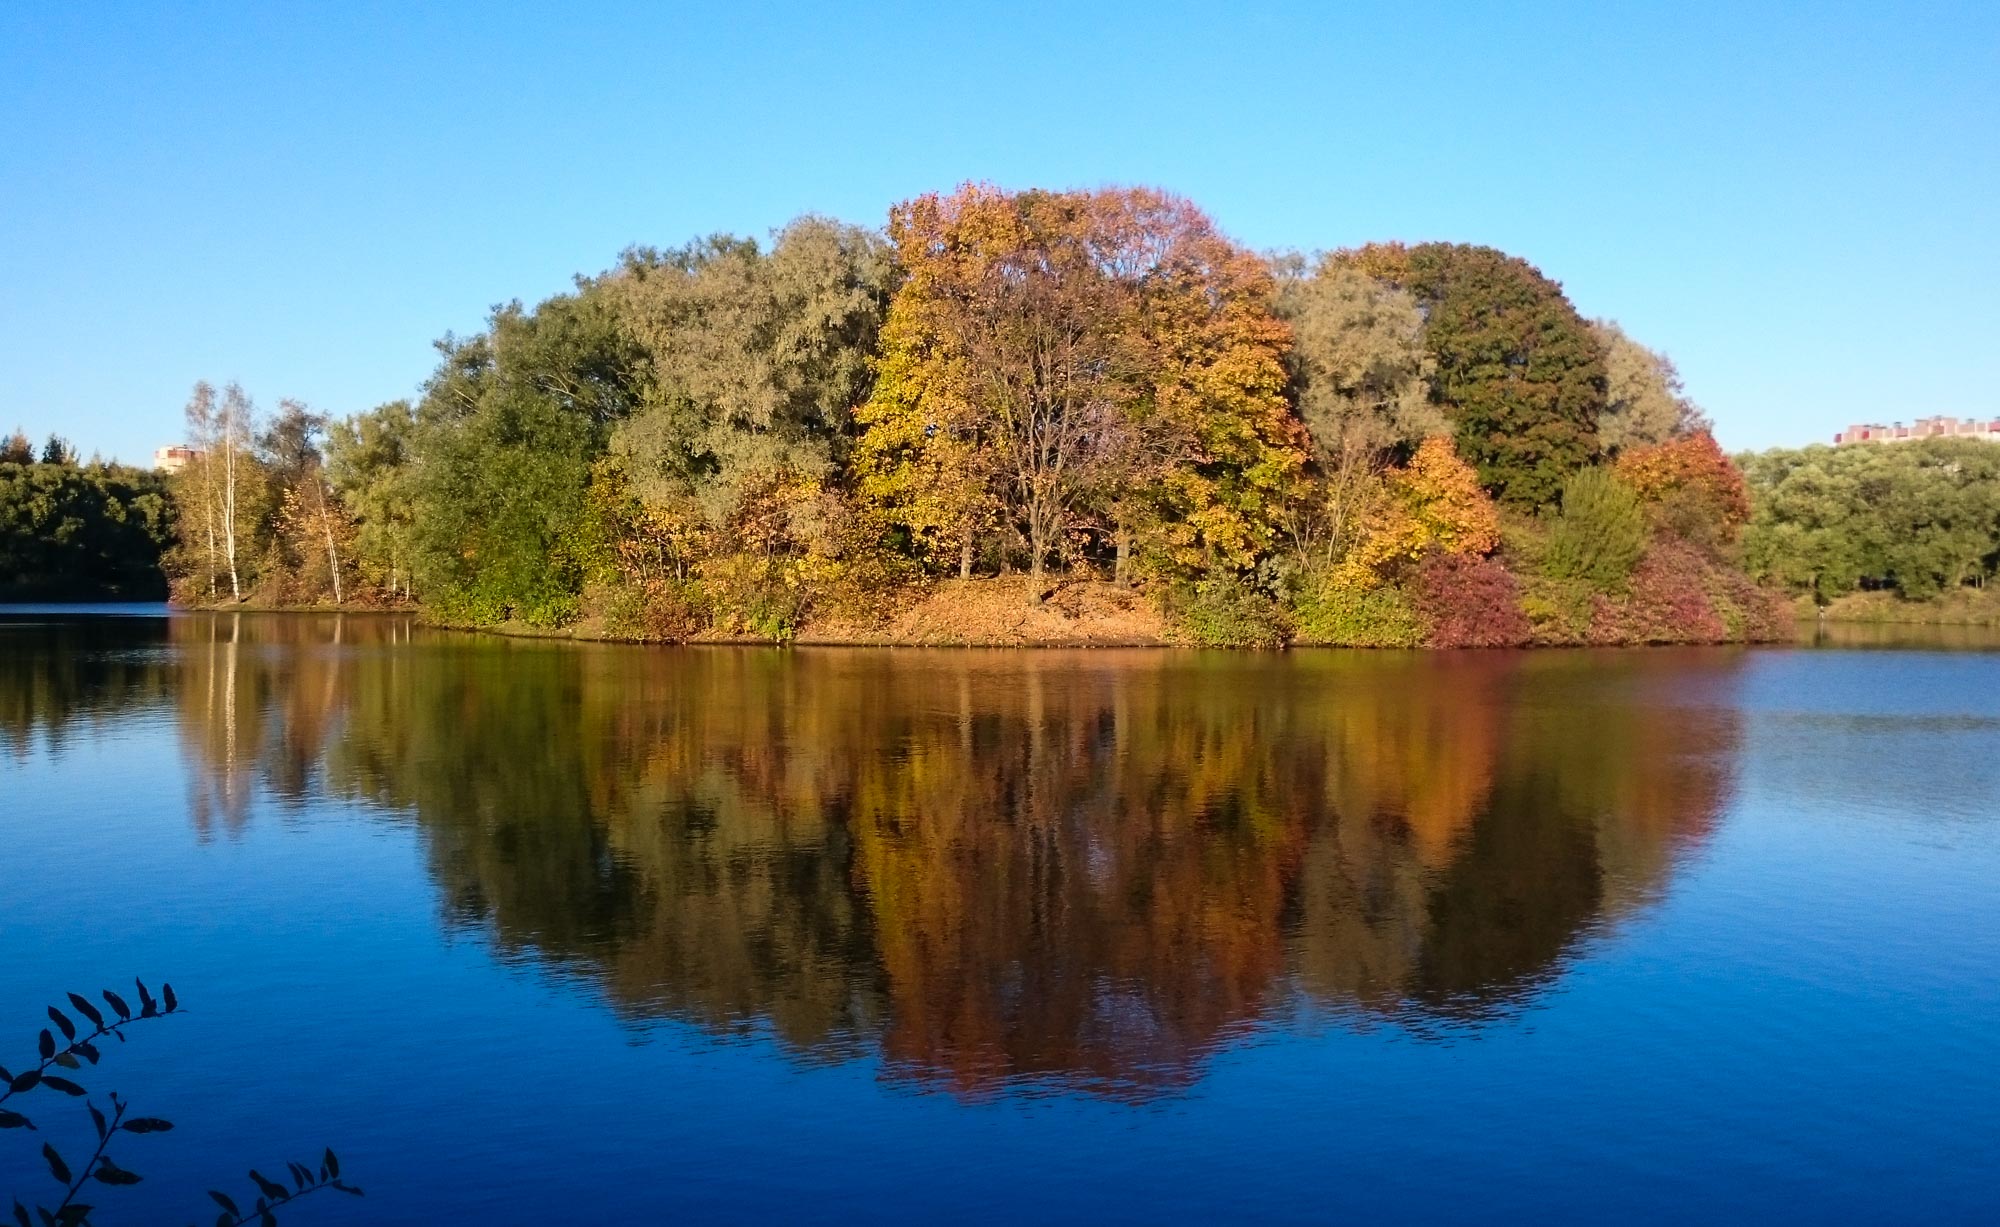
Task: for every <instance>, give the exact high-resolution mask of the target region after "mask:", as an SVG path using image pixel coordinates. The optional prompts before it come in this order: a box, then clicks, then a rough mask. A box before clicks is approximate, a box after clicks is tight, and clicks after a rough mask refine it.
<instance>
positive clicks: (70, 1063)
mask: <svg viewBox="0 0 2000 1227" xmlns="http://www.w3.org/2000/svg"><path fill="white" fill-rule="evenodd" d="M56 1064H57V1065H60V1066H62V1067H63V1068H64V1069H81V1068H83V1062H81V1061H79V1060H77V1059H76V1057H74V1056H73V1055H71V1054H70V1053H67V1052H59V1053H57V1054H56Z"/></svg>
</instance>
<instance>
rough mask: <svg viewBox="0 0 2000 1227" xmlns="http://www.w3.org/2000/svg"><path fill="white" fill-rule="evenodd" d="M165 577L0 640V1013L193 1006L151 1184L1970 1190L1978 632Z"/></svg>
mask: <svg viewBox="0 0 2000 1227" xmlns="http://www.w3.org/2000/svg"><path fill="white" fill-rule="evenodd" d="M199 625H200V624H199V622H198V621H196V622H188V623H185V624H183V625H179V626H177V628H176V630H175V632H174V637H173V638H172V639H171V640H168V639H166V638H164V637H162V636H161V634H160V632H159V631H158V629H157V626H158V624H153V623H135V624H131V625H130V626H128V627H127V628H126V629H124V630H121V631H104V630H99V631H95V632H92V633H91V634H90V635H88V636H85V637H84V638H83V639H82V640H79V641H76V642H75V643H73V645H72V646H73V647H74V648H75V651H73V652H71V653H70V654H69V655H70V658H71V660H72V663H76V662H81V663H80V664H78V667H76V668H74V669H64V668H55V667H52V665H51V663H50V662H48V661H46V660H43V661H37V660H35V659H33V658H32V657H31V656H30V655H28V654H24V653H23V652H22V651H21V649H20V647H19V643H20V640H21V636H20V635H19V634H18V629H19V628H15V633H12V634H9V635H0V746H4V747H6V748H5V749H0V797H4V799H5V800H4V804H0V866H4V867H5V868H6V870H7V872H8V874H9V877H8V879H7V881H8V894H7V897H6V901H5V907H4V911H0V951H4V953H5V955H6V957H5V958H4V959H0V1008H4V1009H5V1010H6V1012H7V1014H8V1015H9V1016H13V1017H15V1018H16V1019H17V1030H19V1031H21V1036H22V1038H23V1039H31V1036H32V1031H33V1030H34V1028H35V1027H38V1026H40V1025H44V1024H43V1023H42V1022H41V1021H39V1020H40V1017H41V1015H40V1005H41V1003H42V1001H43V999H44V998H45V997H47V996H48V995H49V994H50V993H52V992H56V991H59V990H60V989H62V988H66V987H88V986H90V985H91V984H93V983H103V984H118V983H121V982H122V981H121V977H123V978H129V975H130V973H132V972H135V971H137V972H141V973H143V974H146V975H148V977H149V978H152V979H157V978H159V977H160V976H162V975H164V976H165V977H166V978H169V979H172V980H173V981H174V982H175V983H176V986H177V987H178V988H179V989H180V991H181V995H182V997H183V998H184V999H185V1000H186V1001H187V1003H188V1004H189V1007H190V1010H191V1012H190V1014H189V1015H188V1017H186V1018H184V1019H176V1020H173V1021H172V1023H171V1024H161V1025H160V1026H159V1027H158V1029H157V1030H155V1031H150V1032H148V1033H146V1034H144V1035H143V1036H135V1039H134V1042H133V1043H132V1044H130V1045H127V1046H126V1047H125V1048H124V1049H122V1050H120V1051H119V1052H118V1053H116V1054H115V1058H108V1060H110V1059H115V1060H116V1062H117V1080H116V1081H115V1083H107V1084H106V1085H107V1086H108V1085H116V1086H117V1087H118V1089H120V1090H121V1091H122V1092H124V1093H126V1094H127V1095H129V1096H131V1097H133V1098H134V1100H135V1101H137V1102H141V1103H142V1104H143V1105H144V1107H145V1108H146V1109H147V1110H156V1111H159V1112H160V1113H161V1114H163V1115H168V1116H170V1117H173V1118H174V1119H175V1120H176V1121H177V1122H178V1123H179V1124H180V1126H181V1127H180V1128H179V1129H178V1130H176V1132H175V1133H174V1134H172V1135H164V1136H163V1137H161V1138H156V1139H149V1142H150V1143H153V1144H152V1145H149V1146H148V1148H147V1149H146V1150H145V1151H144V1152H143V1153H144V1154H145V1155H147V1156H149V1157H150V1158H151V1159H152V1162H151V1164H150V1166H149V1165H148V1164H147V1163H142V1162H141V1161H140V1154H141V1153H142V1152H140V1151H137V1150H135V1151H134V1152H133V1153H132V1154H131V1155H130V1157H129V1165H130V1166H133V1167H135V1168H137V1169H138V1170H141V1171H144V1172H146V1173H147V1175H148V1177H149V1180H148V1182H147V1184H145V1185H143V1186H140V1187H139V1188H137V1189H134V1190H129V1191H126V1192H128V1193H129V1194H130V1196H129V1197H127V1198H125V1199H123V1200H122V1201H120V1202H119V1203H117V1204H119V1205H121V1206H125V1207H132V1208H135V1210H137V1211H139V1212H137V1213H135V1214H133V1215H132V1216H130V1219H129V1221H145V1220H148V1219H150V1218H153V1217H159V1216H162V1215H164V1216H167V1217H171V1216H172V1215H175V1214H179V1215H181V1216H182V1217H187V1216H188V1214H189V1207H194V1208H195V1209H197V1210H198V1208H199V1204H200V1203H201V1201H202V1193H201V1189H202V1188H205V1187H207V1186H208V1185H211V1184H214V1183H216V1182H217V1181H218V1180H220V1179H222V1178H224V1177H226V1175H227V1173H228V1172H230V1171H240V1170H241V1169H242V1168H243V1167H244V1166H247V1165H248V1164H250V1163H252V1162H258V1163H267V1162H268V1163H275V1162H277V1161H279V1160H281V1159H282V1158H283V1157H284V1156H285V1155H287V1154H296V1155H306V1154H312V1153H317V1151H316V1148H317V1147H318V1146H319V1145H322V1144H324V1143H326V1142H333V1143H335V1144H336V1145H338V1146H339V1148H340V1150H341V1151H342V1153H343V1156H344V1157H345V1158H346V1160H347V1166H348V1167H349V1168H350V1169H351V1170H352V1171H354V1173H355V1174H356V1178H357V1179H358V1180H361V1181H362V1182H363V1183H365V1184H366V1185H367V1186H368V1187H369V1189H370V1199H369V1201H368V1202H366V1203H362V1204H361V1206H360V1209H361V1210H362V1211H364V1212H365V1213H363V1214H362V1215H361V1217H360V1218H358V1219H352V1220H351V1221H370V1222H375V1221H381V1222H415V1221H435V1220H437V1219H439V1218H444V1219H447V1220H479V1221H496V1222H505V1221H525V1220H534V1219H542V1220H556V1221H563V1220H567V1219H572V1218H577V1217H599V1218H606V1219H612V1220H652V1219H657V1218H661V1217H687V1216H696V1215H700V1216H709V1217H720V1218H725V1219H732V1220H742V1219H766V1218H770V1217H774V1216H777V1215H780V1214H782V1215H785V1216H786V1217H790V1218H803V1219H806V1220H808V1221H831V1220H840V1219H845V1218H852V1217H859V1216H862V1215H864V1214H865V1215H869V1216H871V1217H873V1216H881V1215H894V1216H897V1217H918V1216H923V1217H942V1216H950V1217H952V1218H955V1219H967V1220H971V1221H1000V1220H1012V1219H1017V1218H1020V1217H1022V1216H1024V1215H1034V1216H1036V1217H1054V1218H1058V1219H1075V1218H1085V1217H1098V1218H1110V1219H1116V1220H1123V1219H1126V1218H1132V1217H1149V1218H1166V1217H1171V1218H1188V1217H1193V1218H1225V1217H1226V1218H1240V1217H1249V1216H1266V1217H1280V1218H1294V1219H1299V1220H1312V1221H1323V1220H1324V1219H1325V1218H1326V1217H1329V1216H1331V1215H1333V1214H1335V1213H1340V1214H1345V1215H1352V1216H1361V1215H1370V1216H1388V1217H1393V1218H1396V1219H1411V1218H1419V1219H1421V1218H1427V1217H1454V1218H1463V1217H1481V1218H1489V1217H1500V1218H1512V1217H1524V1216H1527V1215H1530V1214H1532V1215H1534V1216H1536V1217H1540V1218H1554V1219H1565V1218H1568V1219H1585V1218H1588V1219H1592V1220H1596V1219H1601V1218H1603V1217H1606V1216H1609V1215H1616V1216H1617V1217H1621V1218H1642V1219H1643V1218H1673V1219H1676V1220H1680V1219H1685V1218H1689V1217H1715V1216H1718V1215H1725V1214H1726V1215H1728V1216H1730V1217H1747V1216H1749V1215H1751V1214H1759V1215H1769V1216H1772V1217H1776V1218H1780V1219H1796V1218H1800V1217H1806V1218H1831V1217H1853V1216H1861V1217H1878V1218H1879V1217H1895V1216H1917V1217H1945V1218H1960V1219H1963V1218H1966V1217H1976V1216H1977V1213H1978V1212H1979V1211H1980V1210H1983V1209H1985V1208H1988V1207H1990V1205H1991V1200H1990V1199H1991V1196H1992V1194H1991V1192H1990V1186H1989V1182H1988V1181H1987V1180H1986V1178H1985V1176H1984V1175H1983V1172H1984V1163H1985V1158H1986V1155H1985V1150H1986V1148H1987V1145H1988V1143H1987V1141H1986V1139H1990V1138H1991V1137H1992V1136H1995V1135H1996V1134H2000V1109H1996V1107H1995V1105H1996V1103H2000V1082H1996V1075H1995V1073H1994V1071H1993V1067H1992V1065H1991V1063H1990V1061H1988V1060H1987V1059H1986V1051H1985V1050H1986V1047H1987V1045H1988V1044H1989V1043H1990V1039H1991V1020H1992V1019H1993V1018H1994V1017H2000V952H1996V950H1995V943H1993V942H1992V940H1991V934H1992V933H1993V932H1995V931H2000V924H1996V921H2000V904H1996V900H1995V892H1994V890H1993V887H1992V883H1993V882H1995V881H1996V880H2000V830H1996V827H2000V823H1996V821H1995V819H1996V816H1997V815H2000V800H1996V783H2000V782H1997V781H1996V778H1995V771H1996V768H1995V766H1994V764H1995V760H1996V758H2000V754H1996V750H2000V657H1996V656H1979V655H1962V654H1961V655H1944V654H1924V653H1906V652H1866V653H1834V652H1787V651H1759V652H1741V651H1727V650H1724V651H1714V652H1709V651H1680V650H1663V651H1660V652H1654V653H1589V652H1578V653H1563V652H1557V653H1546V654H1541V655H1535V656H1521V655H1515V654H1500V653H1467V654H1461V655H1457V656H1447V657H1439V656H1420V655H1401V654H1383V655H1379V656H1369V657H1362V658H1356V657H1354V656H1352V655H1350V654H1342V653H1294V654H1290V655H1287V656H1282V657H1256V656H1221V657H1192V656H1186V655H1179V656H1176V655H1171V654H1157V653H1130V654H1127V653H1108V654H1051V655H1047V656H1035V655H1033V654H1002V653H970V654H953V653H909V654H881V653H873V654H871V653H818V654H815V653H808V652H800V653H794V654H784V653H776V652H770V653H729V652H721V653H699V654H674V653H661V652H635V651H629V650H623V649H604V650H599V649H592V648H574V647H570V646H567V645H513V644H503V643H499V642H497V641H492V640H466V639H459V638H456V637H438V636H425V635H423V634H422V633H421V632H419V633H417V634H416V635H415V636H410V635H408V634H407V633H406V632H404V631H402V630H384V629H382V627H384V626H385V625H387V624H385V623H380V622H377V623H372V624H371V623H370V622H368V621H367V620H349V621H348V623H347V625H346V627H345V629H344V630H343V631H342V632H341V634H340V636H339V639H338V642H335V641H334V637H333V636H332V635H331V634H330V633H328V632H326V631H325V628H324V626H323V625H321V626H320V629H318V630H312V631H309V632H308V631H300V630H298V629H297V628H298V627H300V626H302V625H313V624H309V623H300V622H286V621H283V620H270V621H265V622H261V623H257V624H256V627H255V628H254V629H252V630H250V631H248V632H244V638H245V640H246V641H245V642H242V643H239V644H238V645H237V648H236V650H235V651H234V652H231V651H230V650H228V645H227V643H226V637H225V642H223V643H221V644H217V643H214V642H212V641H211V638H210V637H208V636H206V635H204V634H200V633H191V632H193V631H194V628H195V627H197V626H199ZM145 627H152V628H154V629H152V630H146V629H135V628H145ZM285 628H292V629H285ZM148 636H151V638H148ZM135 639H136V640H137V641H135ZM947 836H948V837H947ZM9 1003H12V1004H9ZM0 1061H4V1058H0ZM9 1140H11V1139H9V1138H7V1137H6V1136H4V1135H0V1143H4V1142H6V1141H9ZM274 1148H275V1149H274ZM86 1149H87V1148H86ZM239 1160H240V1161H239ZM36 1166H37V1161H36V1159H35V1156H34V1153H33V1147H27V1148H22V1147H13V1148H8V1147H5V1146H0V1193H4V1192H6V1191H7V1190H9V1189H11V1188H13V1187H15V1186H16V1185H17V1184H19V1183H20V1182H22V1181H24V1180H30V1179H34V1178H37V1177H36V1176H35V1169H36ZM267 1170H268V1168H267ZM462 1172H476V1173H479V1176H478V1178H477V1179H474V1180H472V1181H470V1182H469V1183H468V1182H462V1181H460V1180H458V1179H456V1178H454V1177H452V1176H450V1175H440V1173H462ZM39 1178H40V1179H46V1177H45V1176H42V1177H39ZM108 1204H111V1203H109V1202H107V1205H108ZM148 1208H150V1209H151V1210H153V1211H157V1213H147V1212H145V1211H146V1210H147V1209H148ZM107 1220H109V1216H107ZM329 1221H333V1220H332V1219H331V1217H329Z"/></svg>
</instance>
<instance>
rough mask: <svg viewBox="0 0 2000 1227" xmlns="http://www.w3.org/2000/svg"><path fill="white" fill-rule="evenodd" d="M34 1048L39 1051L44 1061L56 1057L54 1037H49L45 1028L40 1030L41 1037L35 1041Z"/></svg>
mask: <svg viewBox="0 0 2000 1227" xmlns="http://www.w3.org/2000/svg"><path fill="white" fill-rule="evenodd" d="M35 1046H36V1047H38V1048H40V1049H41V1052H42V1060H44V1061H46V1060H48V1059H49V1058H51V1057H53V1056H55V1055H56V1037H55V1036H53V1035H50V1034H49V1032H48V1028H46V1027H44V1028H42V1034H41V1037H40V1038H39V1039H37V1040H36V1041H35Z"/></svg>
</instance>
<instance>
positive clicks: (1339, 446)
mask: <svg viewBox="0 0 2000 1227" xmlns="http://www.w3.org/2000/svg"><path fill="white" fill-rule="evenodd" d="M1278 271H1279V274H1280V276H1279V294H1278V300H1277V305H1278V311H1279V314H1280V315H1281V316H1283V317H1284V318H1285V319H1286V320H1287V321H1289V322H1290V324H1291V326H1292V333H1293V343H1292V348H1291V352H1290V355H1289V367H1290V373H1291V380H1292V397H1293V400H1294V402H1295V404H1296V405H1297V407H1298V414H1299V417H1300V419H1301V420H1302V421H1303V423H1304V424H1305V427H1306V430H1307V432H1308V435H1309V437H1310V439H1311V442H1312V456H1313V465H1314V477H1315V478H1316V489H1315V490H1314V494H1313V496H1312V497H1310V498H1307V499H1304V500H1301V503H1300V506H1299V507H1298V508H1297V509H1296V510H1295V511H1294V513H1293V514H1292V515H1291V516H1290V517H1288V523H1287V528H1288V531H1289V535H1290V536H1291V538H1292V542H1293V545H1294V547H1295V549H1296V550H1297V551H1298V553H1299V555H1300V557H1301V560H1302V561H1304V562H1306V563H1307V564H1308V565H1324V564H1327V563H1331V562H1333V561H1335V560H1336V559H1337V558H1338V557H1339V554H1340V552H1341V551H1342V550H1343V549H1344V548H1345V546H1346V545H1347V544H1349V538H1350V537H1351V535H1352V533H1353V531H1354V529H1355V528H1356V527H1357V525H1358V521H1359V516H1360V512H1361V511H1362V509H1363V508H1364V507H1365V505H1366V502H1367V500H1368V498H1369V497H1371V495H1372V494H1373V492H1374V490H1375V487H1376V483H1377V478H1378V476H1379V474H1380V471H1381V469H1382V467H1383V466H1384V464H1386V463H1387V462H1388V460H1389V458H1390V455H1391V450H1392V449H1393V448H1396V447H1398V446H1408V447H1414V446H1415V445H1416V444H1417V443H1419V442H1421V441H1422V440H1423V439H1425V438H1427V437H1429V436H1431V435H1435V434H1441V433H1445V432H1447V431H1448V430H1449V424H1448V423H1447V422H1446V421H1445V419H1444V415H1443V414H1442V413H1441V412H1440V411H1439V410H1438V408H1437V406H1435V405H1434V404H1432V403H1431V399H1430V383H1429V381H1430V377H1431V374H1432V373H1433V371H1434V369H1435V363H1434V362H1433V360H1432V358H1431V356H1430V353H1429V351H1428V350H1426V349H1425V347H1424V317H1423V313H1422V312H1421V311H1420V310H1418V308H1417V303H1416V300H1415V299H1414V298H1412V297H1411V296H1410V294H1409V293H1408V292H1407V291H1405V290H1403V289H1400V288H1398V287H1396V286H1393V285H1389V284H1386V283H1385V282H1382V281H1378V280H1376V279H1375V278H1374V277H1371V276H1369V275H1368V273H1366V272H1365V271H1363V270H1362V269H1361V268H1359V267H1357V266H1356V265H1355V264H1354V263H1353V262H1352V261H1349V260H1343V259H1340V258H1338V257H1334V256H1322V257H1320V258H1319V259H1318V260H1317V261H1316V262H1315V263H1314V264H1312V265H1311V266H1310V267H1308V266H1307V264H1306V262H1305V261H1304V259H1303V258H1302V257H1297V256H1292V257H1285V258H1282V259H1281V260H1280V261H1279V262H1278Z"/></svg>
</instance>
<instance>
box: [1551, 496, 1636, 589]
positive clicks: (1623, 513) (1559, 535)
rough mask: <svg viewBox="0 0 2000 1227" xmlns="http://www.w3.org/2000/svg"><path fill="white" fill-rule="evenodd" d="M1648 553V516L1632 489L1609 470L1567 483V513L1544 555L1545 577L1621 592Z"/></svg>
mask: <svg viewBox="0 0 2000 1227" xmlns="http://www.w3.org/2000/svg"><path fill="white" fill-rule="evenodd" d="M1645 552H1646V516H1645V512H1644V511H1643V510H1642V509H1641V508H1640V505H1639V495H1638V493H1637V492H1636V491H1634V490H1633V489H1632V487H1631V486H1629V485H1627V484H1626V483H1625V482H1624V481H1623V480H1621V479H1620V478H1619V477H1618V476H1617V475H1616V474H1615V473H1613V472H1611V471H1610V470H1609V469H1603V468H1592V469H1584V470H1582V471H1580V472H1578V473H1576V474H1574V475H1572V476H1571V477H1570V479H1569V480H1568V481H1567V482H1565V483H1564V484H1563V492H1562V511H1561V512H1560V513H1558V514H1557V516H1556V517H1555V520H1554V521H1553V523H1551V524H1550V526H1549V538H1548V544H1547V545H1546V547H1545V548H1544V550H1543V554H1542V573H1543V574H1544V575H1547V576H1548V577H1549V578H1550V579H1580V580H1583V581H1585V582H1587V583H1589V584H1590V585H1591V586H1592V587H1594V588H1596V589H1598V590H1599V591H1600V592H1619V591H1623V590H1624V588H1625V585H1626V582H1627V581H1628V580H1629V579H1630V578H1631V575H1632V569H1633V568H1634V567H1635V566H1637V565H1638V563H1639V559H1640V558H1641V557H1642V556H1643V555H1644V554H1645Z"/></svg>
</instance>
